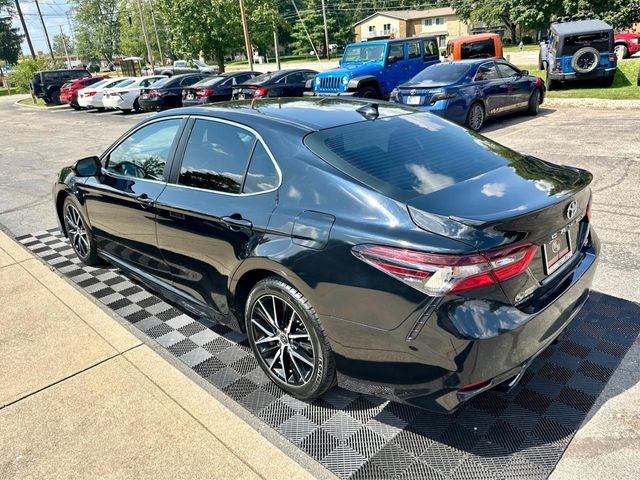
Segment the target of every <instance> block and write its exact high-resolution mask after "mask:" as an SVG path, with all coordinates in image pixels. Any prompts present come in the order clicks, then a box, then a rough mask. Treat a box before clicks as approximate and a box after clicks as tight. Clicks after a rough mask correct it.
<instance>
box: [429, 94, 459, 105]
mask: <svg viewBox="0 0 640 480" xmlns="http://www.w3.org/2000/svg"><path fill="white" fill-rule="evenodd" d="M455 96H456V93H455V92H436V93H434V94H433V95H432V96H431V101H430V103H431V105H433V104H434V103H436V102H438V101H440V100H450V99H452V98H454V97H455Z"/></svg>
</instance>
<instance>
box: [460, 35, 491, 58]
mask: <svg viewBox="0 0 640 480" xmlns="http://www.w3.org/2000/svg"><path fill="white" fill-rule="evenodd" d="M495 56H496V45H495V43H493V39H491V38H488V39H486V40H475V41H471V42H464V43H462V45H460V59H461V60H464V59H465V58H489V57H495Z"/></svg>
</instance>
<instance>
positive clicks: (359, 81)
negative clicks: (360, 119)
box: [348, 75, 382, 95]
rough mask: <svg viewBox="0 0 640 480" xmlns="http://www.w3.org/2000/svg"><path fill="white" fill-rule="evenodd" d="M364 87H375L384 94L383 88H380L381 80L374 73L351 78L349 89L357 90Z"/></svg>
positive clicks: (379, 92) (380, 93)
mask: <svg viewBox="0 0 640 480" xmlns="http://www.w3.org/2000/svg"><path fill="white" fill-rule="evenodd" d="M362 87H373V88H375V89H376V90H377V91H378V94H379V95H382V89H381V88H380V82H379V81H378V78H377V77H376V76H374V75H362V76H359V77H353V78H352V79H351V80H349V85H348V90H349V91H350V92H351V91H356V90H358V89H360V88H362Z"/></svg>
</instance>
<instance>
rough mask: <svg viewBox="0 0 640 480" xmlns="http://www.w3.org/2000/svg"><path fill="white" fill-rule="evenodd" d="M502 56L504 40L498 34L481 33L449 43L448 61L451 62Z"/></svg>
mask: <svg viewBox="0 0 640 480" xmlns="http://www.w3.org/2000/svg"><path fill="white" fill-rule="evenodd" d="M502 56H503V55H502V40H501V39H500V35H498V34H497V33H481V34H479V35H471V36H468V37H462V38H456V39H455V40H449V42H448V43H447V60H450V61H453V60H464V59H467V58H493V57H502Z"/></svg>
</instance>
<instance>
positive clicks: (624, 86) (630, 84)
mask: <svg viewBox="0 0 640 480" xmlns="http://www.w3.org/2000/svg"><path fill="white" fill-rule="evenodd" d="M519 68H522V69H524V70H529V73H531V75H537V76H539V77H542V79H545V76H546V75H545V73H544V72H543V71H542V70H538V67H537V66H536V65H520V67H519ZM639 68H640V58H634V59H630V60H623V61H621V62H618V71H617V72H616V77H615V79H614V81H613V85H612V86H611V87H600V86H598V85H597V84H594V85H593V86H592V85H591V84H589V83H579V84H578V85H576V84H574V83H573V82H566V83H565V84H564V85H559V86H558V89H557V90H552V91H550V92H547V97H548V98H601V99H606V100H640V87H639V86H637V85H636V82H637V79H638V69H639Z"/></svg>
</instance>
